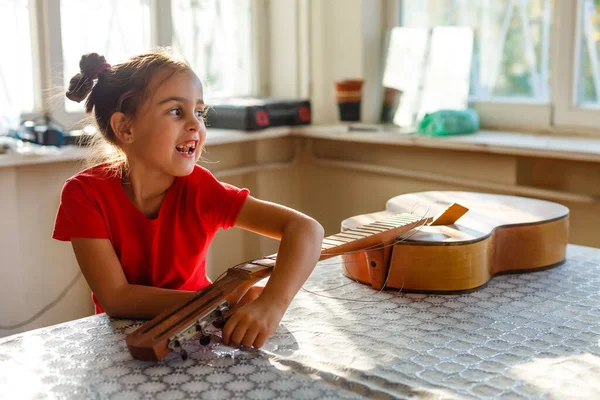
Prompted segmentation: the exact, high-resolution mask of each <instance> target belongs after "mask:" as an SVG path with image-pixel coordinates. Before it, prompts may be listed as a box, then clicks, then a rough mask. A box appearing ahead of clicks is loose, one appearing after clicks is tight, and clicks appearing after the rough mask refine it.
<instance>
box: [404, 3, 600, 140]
mask: <svg viewBox="0 0 600 400" xmlns="http://www.w3.org/2000/svg"><path fill="white" fill-rule="evenodd" d="M400 10H401V23H402V24H403V25H405V26H410V27H432V26H435V25H466V26H469V27H471V28H472V29H473V32H474V50H473V63H472V68H471V87H470V100H471V101H472V104H473V106H474V107H475V108H476V109H478V111H479V112H480V116H481V119H482V123H483V125H487V126H491V127H509V128H519V127H524V128H529V129H534V130H544V131H548V130H563V129H571V127H580V128H596V127H597V126H598V124H599V123H600V116H598V115H596V114H598V113H597V112H595V113H594V112H593V110H592V109H593V108H598V105H599V104H600V55H599V54H600V53H599V52H600V45H599V40H600V0H573V1H571V0H569V1H563V0H402V1H401V8H400Z"/></svg>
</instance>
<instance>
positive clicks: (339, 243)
mask: <svg viewBox="0 0 600 400" xmlns="http://www.w3.org/2000/svg"><path fill="white" fill-rule="evenodd" d="M323 243H327V244H334V245H336V246H341V245H343V244H346V243H348V242H347V241H341V240H331V239H329V238H325V239H323Z"/></svg>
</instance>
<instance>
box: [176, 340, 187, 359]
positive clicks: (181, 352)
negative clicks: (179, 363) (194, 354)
mask: <svg viewBox="0 0 600 400" xmlns="http://www.w3.org/2000/svg"><path fill="white" fill-rule="evenodd" d="M175 348H176V349H177V350H178V351H179V355H180V356H181V359H182V360H183V361H185V360H187V359H188V353H187V351H185V349H184V348H183V347H182V346H181V343H180V342H179V340H176V341H175Z"/></svg>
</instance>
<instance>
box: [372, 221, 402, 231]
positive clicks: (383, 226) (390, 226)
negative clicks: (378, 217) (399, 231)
mask: <svg viewBox="0 0 600 400" xmlns="http://www.w3.org/2000/svg"><path fill="white" fill-rule="evenodd" d="M369 226H375V227H377V228H383V229H394V228H397V227H398V225H392V224H384V223H382V222H375V223H372V224H369Z"/></svg>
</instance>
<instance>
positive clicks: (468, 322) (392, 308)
mask: <svg viewBox="0 0 600 400" xmlns="http://www.w3.org/2000/svg"><path fill="white" fill-rule="evenodd" d="M336 262H339V260H336V259H330V260H326V261H324V262H322V263H321V264H320V265H319V266H318V267H317V269H316V270H315V272H314V273H313V275H312V276H311V278H310V279H309V281H308V282H307V283H306V285H305V288H306V289H308V290H311V291H313V292H319V293H318V294H313V293H308V292H300V293H299V294H298V295H297V296H296V298H295V299H294V301H293V303H292V305H291V306H290V308H289V309H288V311H287V313H286V315H285V317H284V319H283V321H282V323H281V326H280V328H279V330H278V331H277V333H276V334H275V335H274V336H273V337H272V338H271V339H270V340H269V341H268V342H267V344H266V345H265V347H264V348H263V349H261V350H258V351H257V350H251V351H243V350H239V349H232V348H230V347H226V346H224V345H222V344H220V342H219V340H220V337H219V336H218V332H217V333H215V334H214V335H213V338H212V342H211V344H210V345H209V346H207V347H201V346H200V345H199V344H188V345H187V346H186V347H187V350H188V353H189V359H188V360H186V361H182V360H181V359H180V358H179V357H178V356H177V355H176V354H172V355H170V356H169V357H167V358H166V359H165V360H163V361H161V362H156V363H152V362H141V361H137V360H134V359H132V358H131V356H130V355H129V353H128V351H127V347H126V345H125V341H124V339H125V337H126V335H127V333H129V332H131V331H132V330H133V329H135V328H137V327H138V326H139V324H140V323H139V322H135V321H128V320H111V319H109V318H108V317H107V316H106V315H98V316H93V317H89V318H84V319H80V320H76V321H72V322H68V323H64V324H61V325H56V326H52V327H48V328H43V329H39V330H35V331H31V332H25V333H22V334H18V335H14V336H10V337H6V338H3V339H0V398H6V399H25V398H40V399H44V398H69V399H70V398H72V399H96V398H98V399H103V398H110V399H187V398H205V399H273V398H277V399H284V398H289V399H334V398H343V399H354V398H376V399H387V398H494V397H501V398H503V399H504V398H511V399H512V398H515V399H517V398H548V399H550V398H552V399H563V398H578V399H580V398H600V250H599V249H591V248H585V247H579V246H569V250H568V261H567V262H566V263H565V264H563V265H562V266H559V267H557V268H554V269H550V270H546V271H541V272H535V273H529V274H520V275H504V276H499V277H496V278H494V279H493V280H492V281H491V282H490V284H489V285H488V286H487V287H486V288H484V289H482V290H480V291H478V292H476V293H471V294H465V295H453V296H441V295H417V294H406V293H400V294H398V295H397V296H396V293H395V292H384V293H377V292H375V291H373V290H372V289H370V288H368V287H365V286H364V285H361V284H358V283H355V282H352V281H350V280H348V279H347V278H345V277H343V276H342V274H341V272H340V267H339V265H334V264H335V263H336ZM342 285H343V286H342ZM340 286H341V287H340ZM336 287H337V288H336ZM333 288H336V289H333ZM328 289H333V290H328ZM324 296H333V297H338V298H344V299H360V300H367V301H374V302H350V301H344V300H340V299H332V298H328V297H324ZM393 296H395V297H393Z"/></svg>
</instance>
